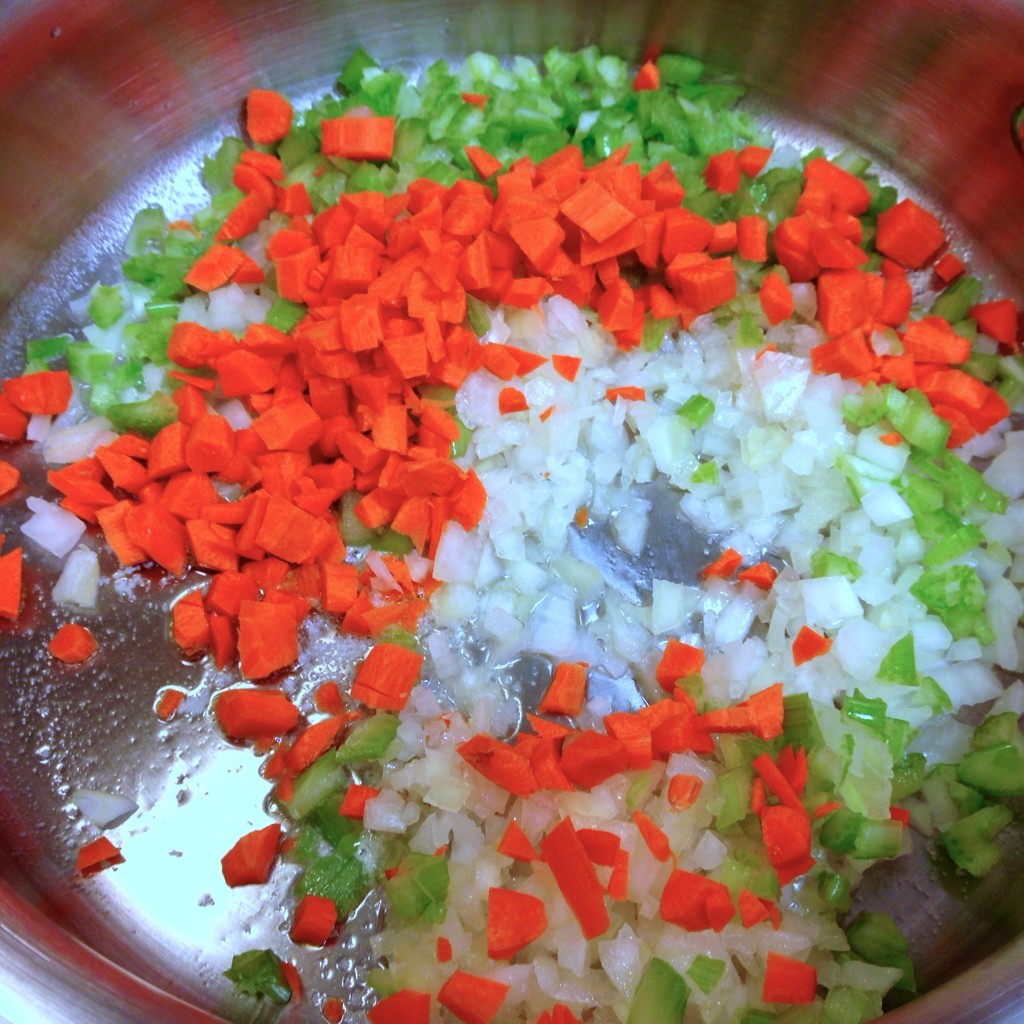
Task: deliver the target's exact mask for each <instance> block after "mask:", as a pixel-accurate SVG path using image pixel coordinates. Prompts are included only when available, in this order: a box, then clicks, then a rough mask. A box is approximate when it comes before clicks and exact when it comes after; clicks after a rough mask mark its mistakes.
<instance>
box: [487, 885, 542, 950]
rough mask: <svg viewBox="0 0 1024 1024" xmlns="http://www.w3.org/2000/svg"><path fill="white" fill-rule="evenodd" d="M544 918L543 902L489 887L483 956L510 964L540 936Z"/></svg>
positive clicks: (495, 887)
mask: <svg viewBox="0 0 1024 1024" xmlns="http://www.w3.org/2000/svg"><path fill="white" fill-rule="evenodd" d="M547 926H548V915H547V911H546V909H545V907H544V901H543V900H542V899H540V898H539V897H537V896H531V895H530V894H529V893H525V892H517V891H515V890H512V889H502V888H499V887H497V886H492V887H491V889H490V890H488V893H487V955H488V956H489V957H490V958H491V959H492V960H511V959H512V958H513V957H514V956H515V955H516V953H518V952H519V951H520V950H521V949H523V948H524V947H525V946H528V945H529V944H530V943H531V942H533V941H534V940H535V939H538V938H540V936H541V935H543V934H544V931H545V929H546V928H547Z"/></svg>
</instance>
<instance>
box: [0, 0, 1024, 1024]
mask: <svg viewBox="0 0 1024 1024" xmlns="http://www.w3.org/2000/svg"><path fill="white" fill-rule="evenodd" d="M2 12H3V13H2V15H0V140H2V142H3V147H2V153H3V158H2V159H0V204H2V208H3V210H4V214H5V216H4V217H3V220H2V222H0V338H2V344H0V370H2V371H3V372H4V373H5V374H9V373H12V372H14V371H15V370H16V369H17V366H18V362H19V360H20V358H21V350H22V346H23V343H24V341H25V340H26V339H27V338H30V337H33V336H37V335H39V334H41V333H44V332H46V331H49V330H52V329H57V328H59V327H61V325H62V323H63V321H64V320H65V319H66V316H67V310H66V302H67V299H68V297H69V296H72V295H74V294H76V293H78V292H80V291H81V290H82V289H84V287H86V286H87V284H89V283H91V281H92V280H94V279H95V278H96V276H97V274H102V273H104V272H105V271H107V270H108V268H109V267H111V266H112V265H114V263H116V260H117V256H118V254H119V250H120V244H121V240H122V237H123V233H124V230H125V228H126V226H127V223H128V221H129V220H130V217H131V214H132V213H133V212H134V210H135V209H136V208H137V207H138V206H140V205H143V204H144V203H146V202H152V201H156V202H161V203H162V204H164V205H165V207H166V208H167V210H168V212H170V213H172V214H173V213H175V212H183V211H185V210H186V209H187V208H188V206H189V203H190V201H192V200H194V199H195V198H196V197H197V196H198V194H199V192H198V179H197V174H196V160H197V157H198V155H199V154H201V153H202V152H204V151H205V149H206V147H207V145H208V143H209V142H210V140H211V139H212V138H213V134H214V133H215V132H216V131H221V130H225V129H227V130H231V129H233V128H234V127H235V126H236V125H237V120H238V115H239V110H240V101H241V98H242V97H243V96H244V95H245V92H246V90H247V89H248V88H249V87H250V86H253V85H265V86H273V87H276V88H281V89H283V90H285V91H288V92H291V93H292V94H294V95H301V94H302V93H303V92H305V91H309V90H311V89H313V88H320V87H324V86H328V85H329V84H330V82H331V80H332V78H333V75H334V74H335V73H336V71H337V69H338V68H339V67H340V65H341V63H342V61H343V60H344V59H345V57H346V55H347V54H348V52H349V51H350V50H351V49H352V47H353V46H354V45H356V44H357V43H358V44H361V45H363V46H364V47H365V48H366V49H368V50H369V51H370V52H372V53H374V54H375V55H376V56H377V57H378V58H380V59H384V60H388V61H396V60H398V61H404V62H409V63H410V64H414V63H416V62H419V61H421V60H422V59H424V58H427V57H432V56H437V55H448V56H453V57H457V56H459V55H462V54H465V53H468V52H471V51H472V50H474V49H490V50H494V51H496V52H499V53H539V52H542V51H543V50H544V49H545V48H546V47H547V46H549V45H551V44H553V43H558V44H560V45H562V46H564V47H572V46H577V45H583V44H587V43H591V42H594V43H598V44H599V45H601V46H603V47H605V48H608V49H611V50H614V51H617V52H620V53H622V54H624V55H627V56H632V57H635V56H638V55H639V54H640V53H641V52H643V51H644V50H645V48H647V47H649V46H662V47H663V48H665V49H670V50H680V51H684V52H690V53H695V54H698V55H700V56H702V57H704V58H705V59H706V60H707V61H708V62H709V63H711V64H713V65H715V66H718V67H721V68H722V69H723V70H726V71H731V72H734V73H736V74H738V75H739V76H740V77H741V78H742V79H743V80H744V81H746V82H747V83H748V84H749V85H750V86H751V89H752V103H754V104H755V106H757V107H758V108H759V109H762V110H764V111H766V112H768V113H769V114H770V116H772V117H774V118H776V119H777V121H778V123H779V124H781V125H785V126H786V129H787V131H790V132H791V133H794V134H796V135H797V136H801V135H802V137H805V138H809V137H812V133H813V131H815V130H817V129H824V130H825V131H826V132H828V133H830V134H831V136H832V137H836V138H841V139H845V140H849V141H851V142H854V143H856V144H858V145H860V146H862V147H863V148H864V149H865V150H866V151H867V152H869V153H870V154H871V155H873V156H875V157H876V158H878V159H879V160H880V161H881V162H882V163H883V165H885V166H888V167H890V168H892V169H893V171H894V173H898V176H899V179H900V180H901V181H902V182H903V183H904V184H905V185H906V186H907V187H909V188H910V189H912V190H914V191H915V192H916V193H917V194H919V195H920V196H922V197H924V198H925V199H926V200H927V201H928V202H929V203H930V204H931V205H932V206H933V207H934V208H936V209H940V210H942V211H943V212H944V215H945V216H946V218H947V219H948V223H949V225H950V227H951V229H952V230H954V231H955V232H956V233H957V235H958V237H959V238H960V239H961V240H971V242H972V250H973V255H974V257H975V258H976V260H977V261H978V263H979V265H980V266H982V267H984V268H987V269H988V270H989V271H991V273H992V274H993V275H994V276H995V277H996V278H997V279H998V280H999V281H1000V283H1001V286H1002V287H1003V289H1004V290H1005V291H1007V292H1008V293H1009V294H1011V295H1015V296H1016V297H1018V298H1021V297H1024V160H1022V158H1021V154H1020V153H1019V152H1018V149H1017V148H1016V147H1015V133H1014V127H1013V118H1014V112H1015V111H1016V110H1017V109H1018V108H1019V107H1020V105H1021V103H1022V102H1024V3H1021V2H1009V0H978V2H976V3H967V2H964V0H960V2H956V0H898V2H888V3H886V2H878V3H869V2H866V0H834V2H833V0H816V2H790V0H754V2H750V3H742V2H739V0H678V2H674V3H673V2H669V0H666V2H661V3H658V2H654V0H632V2H629V3H622V2H616V0H589V2H587V3H569V2H560V0H545V2H543V3H540V2H538V3H518V4H513V3H507V2H505V3H502V2H498V0H460V2H450V3H441V2H422V0H353V2H346V0H267V2H262V3H261V2H257V0H176V2H174V3H171V2H161V0H74V2H72V0H65V2H59V0H7V3H6V4H5V5H4V7H3V8H2ZM812 126H815V127H814V128H813V129H812ZM18 458H19V459H21V460H22V463H23V466H24V468H25V470H26V472H27V473H29V474H31V473H32V472H33V468H32V467H30V466H29V465H28V464H27V461H26V460H25V459H24V453H18ZM17 518H18V516H17V514H16V510H15V509H14V508H13V507H12V505H11V503H10V502H8V503H6V504H4V505H2V506H0V531H2V530H5V529H8V530H9V529H11V528H12V527H13V525H14V524H15V523H16V522H17ZM105 564H106V565H107V567H108V568H113V567H112V565H111V563H109V562H107V563H105ZM48 568H51V569H52V567H48V566H47V565H46V562H45V559H38V558H37V559H35V564H34V568H33V570H32V575H31V576H30V577H29V580H28V590H29V609H28V612H27V615H28V617H29V619H30V621H31V623H32V627H33V629H34V630H37V631H39V633H41V634H42V635H44V636H45V635H47V630H48V629H50V628H52V625H53V623H54V622H56V621H57V619H56V617H55V615H54V613H53V612H52V611H51V610H50V609H48V608H47V606H46V604H45V601H44V597H43V595H44V593H45V588H44V587H43V586H42V584H41V581H42V579H43V578H44V577H45V574H46V572H47V570H48ZM125 589H128V588H126V587H120V588H119V587H117V586H115V585H114V584H113V583H112V582H108V583H107V584H106V585H105V586H104V588H103V591H102V597H101V608H100V610H99V612H98V614H97V616H96V618H95V621H94V622H93V623H91V625H94V627H95V631H96V632H97V635H98V637H99V639H100V642H101V645H102V648H103V652H104V653H103V656H102V657H101V658H100V659H97V663H96V664H95V665H91V664H90V665H88V666H85V667H84V668H81V669H78V670H71V669H59V668H55V667H54V666H53V665H52V664H51V663H50V662H49V660H48V659H46V660H43V659H41V658H40V657H39V653H38V652H39V647H40V641H39V638H38V636H28V637H26V636H24V635H21V634H17V633H15V632H13V631H12V630H10V629H9V628H5V627H0V678H2V679H3V685H2V687H0V765H2V768H0V770H2V779H3V783H2V787H0V854H2V855H0V1019H2V1018H3V1017H6V1018H7V1020H8V1021H10V1022H11V1024H33V1022H36V1021H40V1020H44V1019H45V1020H49V1019H54V1015H55V1013H60V1014H61V1016H62V1017H64V1018H66V1019H71V1020H74V1021H75V1022H76V1024H78V1022H80V1024H91V1022H102V1024H122V1022H123V1024H138V1022H140V1021H146V1022H149V1024H164V1022H168V1024H169V1022H181V1021H196V1022H202V1021H214V1020H217V1019H228V1020H238V1021H241V1020H246V1021H249V1020H256V1019H259V1020H264V1019H270V1017H269V1016H267V1017H264V1016H254V1015H253V1010H252V1007H251V1004H245V1003H237V1002H233V1001H232V996H231V993H230V991H229V987H228V986H227V985H226V983H224V982H223V981H222V979H221V978H220V972H221V971H222V970H223V969H224V967H225V966H226V965H227V963H228V961H229V960H230V956H231V953H232V952H234V951H236V950H237V948H238V947H239V946H240V945H254V944H256V942H257V941H258V940H260V939H266V938H268V937H269V938H273V936H274V935H276V934H279V933H280V932H281V931H283V930H284V929H285V928H286V927H287V926H286V924H285V912H284V910H281V911H276V912H274V911H271V912H267V911H263V912H262V915H261V916H260V917H259V919H258V920H257V922H256V924H255V926H254V927H253V930H252V932H251V934H248V935H246V934H244V932H245V930H246V929H247V928H248V927H249V924H248V922H249V921H250V919H251V918H252V917H253V916H254V915H255V913H256V910H257V908H258V907H259V906H261V905H262V906H266V905H272V897H273V894H271V898H270V899H265V894H264V893H261V894H260V899H259V901H258V900H257V897H256V896H255V895H252V894H248V893H245V892H241V893H239V892H238V891H236V892H232V891H230V890H228V889H227V888H226V887H225V886H224V885H223V883H222V881H221V880H220V873H219V863H218V861H219V858H220V856H221V854H222V853H223V852H224V851H225V850H226V849H227V848H228V847H229V846H230V845H231V843H232V842H233V841H234V839H235V838H237V836H238V835H239V834H241V833H242V832H243V831H246V830H247V829H248V828H251V827H254V826H255V825H256V824H257V823H260V822H261V821H263V820H265V819H264V811H263V806H262V801H263V798H264V796H265V792H266V790H265V786H264V785H263V783H262V782H261V780H260V779H259V776H258V774H257V772H256V767H257V763H258V762H257V760H256V758H255V756H254V755H253V754H251V753H249V752H246V751H243V750H239V749H236V748H234V747H230V746H228V745H227V744H225V743H224V742H223V741H222V740H220V739H219V738H218V737H217V736H216V733H215V731H214V730H213V729H212V728H206V725H207V724H208V723H206V722H205V721H204V720H202V719H201V718H200V720H199V722H198V723H196V722H178V723H172V724H171V725H170V726H167V727H164V728H158V726H157V724H156V720H155V718H154V716H153V713H152V705H153V701H154V699H155V696H156V694H157V691H158V689H159V688H160V687H161V686H163V685H166V684H167V683H169V682H172V681H175V682H177V683H179V684H180V685H184V686H185V687H187V688H188V689H189V690H190V691H191V693H192V695H191V696H190V697H189V705H188V706H189V707H190V709H191V710H193V711H194V712H195V713H196V714H197V715H201V713H202V711H203V709H204V708H205V706H206V699H207V696H208V693H209V691H210V689H211V687H212V686H213V685H214V683H215V682H216V680H215V679H214V678H213V677H212V675H208V676H205V677H203V676H201V674H200V673H198V672H197V670H196V668H195V666H188V665H183V664H181V663H180V662H179V660H178V659H177V658H176V657H175V654H174V651H173V649H172V645H171V644H170V643H169V642H168V641H167V640H166V634H165V622H166V608H167V604H168V602H169V600H170V598H171V596H172V594H171V591H170V590H168V589H166V588H165V587H163V586H162V585H161V583H160V581H159V580H158V579H153V580H150V581H148V582H144V583H142V584H138V585H135V586H133V587H131V588H130V589H131V593H127V594H126V593H123V592H119V590H125ZM326 650H327V647H326V646H324V647H323V648H317V647H316V646H315V647H314V651H313V652H312V654H311V656H310V657H309V658H308V659H307V661H306V662H305V663H304V664H303V665H302V666H301V673H302V679H303V685H304V686H305V685H308V686H310V687H312V686H315V685H316V684H317V682H319V681H320V680H321V679H323V678H328V677H330V676H331V674H332V664H331V662H330V661H329V659H328V657H327V656H324V657H321V658H319V659H318V658H317V655H318V654H324V652H325V651H326ZM329 657H331V658H335V657H337V655H336V654H333V653H332V654H330V656H329ZM76 785H82V786H92V787H95V788H100V789H109V790H115V791H118V792H122V793H125V794H126V795H128V796H131V797H132V798H133V799H135V800H137V801H138V803H139V805H140V810H139V812H138V813H137V814H136V815H135V816H134V817H133V818H132V819H130V820H129V822H128V823H126V824H125V825H124V826H122V827H121V828H120V829H119V830H118V833H117V835H118V836H119V837H120V838H121V839H122V841H123V842H124V844H125V846H126V854H127V860H126V862H125V864H123V865H121V866H120V867H118V869H117V870H116V871H113V872H106V873H104V874H102V875H100V876H97V877H95V878H93V879H90V880H88V882H87V883H82V882H73V881H70V878H71V874H72V869H73V864H74V851H75V849H76V848H77V846H78V845H79V843H80V842H81V841H82V838H83V837H86V838H91V836H92V835H93V834H94V833H92V832H88V831H87V829H86V828H85V826H84V825H83V823H82V822H81V820H80V818H79V816H78V814H77V812H75V811H74V809H73V807H72V806H71V805H70V803H69V802H68V794H69V791H70V789H71V788H72V787H74V786H76ZM1014 842H1015V846H1014V848H1013V849H1012V850H1011V851H1010V852H1009V854H1008V856H1007V859H1006V862H1005V865H1004V866H1003V868H1002V869H1000V870H999V871H997V872H996V873H995V874H994V875H993V876H992V877H991V878H990V879H987V880H986V881H985V882H984V883H981V884H974V885H972V886H970V887H969V891H965V888H967V887H965V885H964V883H963V882H962V881H959V880H956V879H950V878H946V877H943V876H942V875H941V874H940V872H939V869H938V868H937V866H936V865H935V864H933V863H932V862H931V861H930V860H929V858H928V856H927V855H926V854H921V855H920V856H919V857H917V858H916V859H915V860H914V861H913V862H912V863H910V864H908V865H906V866H904V867H903V868H902V870H901V873H900V874H899V875H898V876H897V877H895V878H893V877H888V878H887V879H884V880H878V881H872V882H871V883H870V884H869V888H868V890H867V892H866V894H865V898H866V899H869V900H872V901H874V905H876V906H885V907H890V908H892V909H893V911H894V913H896V914H897V916H899V917H900V919H901V920H902V921H903V922H904V923H905V924H906V926H907V927H908V930H909V931H910V934H911V937H912V942H913V947H914V952H915V954H916V959H917V961H918V963H919V965H920V968H921V976H922V977H923V979H924V980H925V981H926V983H927V984H928V985H929V986H930V987H934V989H935V990H934V991H933V992H932V993H930V994H929V995H927V996H925V997H924V998H922V999H921V1000H919V1001H918V1002H917V1003H915V1004H914V1005H912V1006H909V1007H906V1008H904V1009H902V1010H899V1011H896V1012H894V1013H892V1014H891V1021H892V1022H893V1024H914V1022H923V1021H926V1020H927V1021H929V1022H930V1024H954V1022H963V1021H971V1022H979V1024H980V1022H991V1024H995V1022H997V1021H998V1022H1002V1024H1010V1022H1013V1021H1018V1020H1019V1021H1024V969H1022V968H1024V940H1022V938H1021V930H1022V927H1024V872H1022V871H1021V867H1022V866H1024V843H1022V841H1021V839H1020V837H1019V835H1018V836H1017V837H1016V839H1015V841H1014ZM287 882H288V879H287V877H280V879H279V881H278V882H277V883H276V885H277V887H278V888H277V890H276V891H277V892H278V893H280V894H283V893H284V891H285V889H286V887H287ZM967 897H969V901H967ZM363 923H366V922H357V923H356V925H355V926H354V927H353V928H352V929H351V933H350V935H349V936H348V937H347V938H346V940H345V941H344V943H343V944H342V945H341V946H339V947H335V948H334V950H333V951H332V956H331V957H330V958H329V959H330V960H331V964H329V965H328V970H329V972H330V971H333V972H334V975H335V985H336V986H337V989H336V991H340V992H341V993H342V994H344V995H345V996H346V1002H349V1003H351V1004H352V1006H353V1008H357V1007H358V1006H359V1004H360V1001H361V999H360V996H361V993H360V992H359V991H357V990H356V989H355V988H351V990H350V991H346V990H345V986H344V979H345V978H346V977H347V965H348V964H349V963H351V962H357V961H359V960H360V958H363V959H365V945H364V944H365V932H364V931H363V928H362V925H363ZM327 959H328V958H327V957H324V956H322V955H321V954H319V953H316V954H314V953H310V954H309V956H308V959H307V960H305V961H303V962H302V966H303V967H304V968H306V969H308V971H309V972H310V975H312V974H313V972H314V971H317V970H319V967H320V965H321V961H323V962H326V961H327ZM353 984H354V983H353V982H351V981H350V982H349V985H350V986H352V985H353ZM281 1019H282V1020H284V1021H287V1022H301V1021H316V1020H320V1019H321V1018H320V1015H319V1013H318V1012H317V1011H316V1010H315V1008H314V1007H313V1006H311V1005H310V1004H309V1003H306V1004H304V1005H303V1006H296V1007H292V1008H290V1009H289V1010H288V1011H286V1013H285V1014H284V1015H283V1016H282V1017H281Z"/></svg>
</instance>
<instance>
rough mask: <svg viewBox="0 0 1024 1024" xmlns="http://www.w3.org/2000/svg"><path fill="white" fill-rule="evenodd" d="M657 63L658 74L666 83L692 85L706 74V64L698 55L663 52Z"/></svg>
mask: <svg viewBox="0 0 1024 1024" xmlns="http://www.w3.org/2000/svg"><path fill="white" fill-rule="evenodd" d="M656 63H657V66H658V74H659V76H660V78H661V81H662V82H663V83H664V84H665V85H691V84H692V83H693V82H696V81H697V80H698V79H699V78H700V76H701V75H702V74H704V64H703V62H702V61H699V60H698V59H697V58H696V57H687V56H684V55H682V54H675V53H663V54H662V55H661V56H660V57H658V60H657V62H656Z"/></svg>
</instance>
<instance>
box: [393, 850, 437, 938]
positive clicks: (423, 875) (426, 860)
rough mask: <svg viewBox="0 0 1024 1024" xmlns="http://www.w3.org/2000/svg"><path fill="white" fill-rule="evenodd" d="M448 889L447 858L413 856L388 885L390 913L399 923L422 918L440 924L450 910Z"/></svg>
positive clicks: (427, 855)
mask: <svg viewBox="0 0 1024 1024" xmlns="http://www.w3.org/2000/svg"><path fill="white" fill-rule="evenodd" d="M448 885H449V875H448V858H447V857H435V856H434V855H433V854H428V853H410V854H408V855H407V856H406V858H405V860H404V861H403V862H402V864H401V866H400V867H399V869H398V872H397V874H395V875H393V876H392V877H391V878H389V879H388V881H387V886H386V888H387V894H388V902H389V904H390V906H391V911H392V913H393V914H394V915H395V917H397V918H398V919H399V920H400V921H417V920H419V919H421V918H422V919H423V920H424V921H426V922H427V923H429V924H440V923H441V922H443V921H444V919H445V913H446V910H447V908H446V906H445V901H446V900H447V899H448Z"/></svg>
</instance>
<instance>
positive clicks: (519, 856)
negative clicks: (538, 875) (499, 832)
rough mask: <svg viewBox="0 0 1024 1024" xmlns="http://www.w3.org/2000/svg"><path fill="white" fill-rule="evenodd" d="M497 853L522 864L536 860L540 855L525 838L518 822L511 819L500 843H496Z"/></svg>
mask: <svg viewBox="0 0 1024 1024" xmlns="http://www.w3.org/2000/svg"><path fill="white" fill-rule="evenodd" d="M498 853H502V854H504V855H505V856H506V857H511V858H512V859H513V860H520V861H523V862H524V863H529V862H530V861H534V860H537V858H538V857H540V854H539V853H538V852H537V851H536V849H534V846H533V843H531V842H530V840H529V839H528V838H527V836H526V833H525V832H524V831H523V830H522V827H521V826H520V825H519V822H517V821H516V820H515V818H512V819H510V820H509V823H508V827H507V828H506V829H505V833H504V835H503V836H502V837H501V842H499V843H498Z"/></svg>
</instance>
